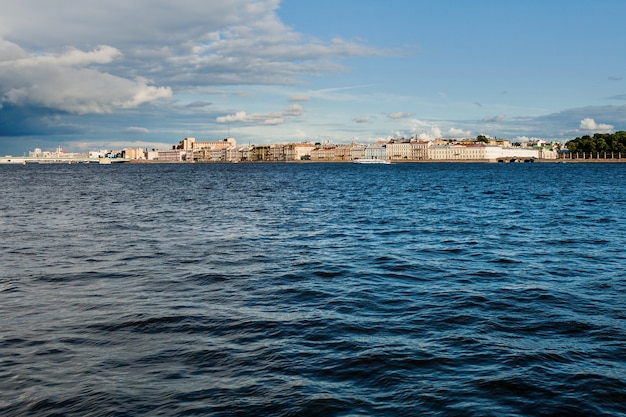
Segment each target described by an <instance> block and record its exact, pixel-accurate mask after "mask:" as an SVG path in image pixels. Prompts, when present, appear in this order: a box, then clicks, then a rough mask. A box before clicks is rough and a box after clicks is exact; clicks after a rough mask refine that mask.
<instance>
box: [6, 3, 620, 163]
mask: <svg viewBox="0 0 626 417" xmlns="http://www.w3.org/2000/svg"><path fill="white" fill-rule="evenodd" d="M458 3H459V2H454V1H441V2H436V3H435V2H427V1H402V0H397V1H391V2H386V3H384V4H383V3H381V2H376V1H371V0H366V1H358V2H357V1H342V2H336V1H335V2H330V1H327V0H322V1H319V2H300V1H297V0H283V1H279V0H257V1H251V0H231V1H229V2H228V4H207V3H206V2H202V1H195V0H185V1H179V2H176V3H174V2H170V1H158V2H157V1H151V2H147V1H138V0H135V1H125V2H120V1H111V2H108V3H107V4H101V3H100V2H92V1H86V2H82V3H80V4H73V3H71V2H69V1H60V2H56V3H55V7H52V6H51V5H49V4H48V3H46V2H44V1H42V0H28V1H24V0H21V1H16V0H8V1H7V2H6V4H5V6H4V7H3V13H2V16H0V153H1V154H22V153H23V152H25V151H27V150H29V149H32V148H33V147H41V148H50V147H53V148H56V146H58V145H60V146H62V147H63V148H65V149H69V150H72V151H85V150H88V149H94V148H120V147H127V146H136V147H144V148H145V147H150V148H164V147H166V146H168V144H170V145H171V143H172V140H173V139H175V138H180V137H185V136H192V137H198V138H203V139H207V140H208V139H220V138H224V137H230V136H233V137H236V138H237V140H238V142H239V143H242V144H243V143H248V142H251V143H256V144H269V143H277V142H290V141H291V142H297V141H304V140H310V141H313V142H323V141H333V142H335V143H348V142H351V141H357V142H361V143H368V142H374V141H376V140H380V139H384V138H388V137H402V136H405V137H412V136H414V137H418V138H420V139H434V138H437V137H444V138H447V137H475V136H477V135H479V134H485V135H488V136H491V137H494V136H497V137H504V138H507V139H510V140H524V139H529V138H541V139H546V140H550V139H557V140H562V141H566V140H567V139H573V138H574V137H576V136H581V135H585V134H593V133H595V132H612V131H616V130H625V129H626V106H625V105H624V100H626V84H625V83H626V81H625V80H624V76H625V74H624V71H625V70H624V68H626V66H625V65H624V64H625V63H626V62H625V61H626V58H625V57H624V56H623V54H620V52H621V49H620V47H621V46H622V45H624V44H625V43H626V42H625V41H626V35H625V34H624V33H623V31H622V30H621V21H620V20H621V17H622V16H624V14H625V13H626V4H625V3H623V2H621V1H615V0H600V1H594V2H591V1H568V2H565V1H560V0H559V1H551V2H540V1H525V2H515V3H511V4H509V3H505V2H497V1H485V0H483V1H476V2H471V3H467V4H458Z"/></svg>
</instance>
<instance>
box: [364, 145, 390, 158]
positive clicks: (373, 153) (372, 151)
mask: <svg viewBox="0 0 626 417" xmlns="http://www.w3.org/2000/svg"><path fill="white" fill-rule="evenodd" d="M365 158H367V159H387V146H386V145H377V144H373V145H367V147H366V148H365Z"/></svg>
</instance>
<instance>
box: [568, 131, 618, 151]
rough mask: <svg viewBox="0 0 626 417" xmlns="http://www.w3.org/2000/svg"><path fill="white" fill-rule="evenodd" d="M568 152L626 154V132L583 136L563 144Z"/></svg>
mask: <svg viewBox="0 0 626 417" xmlns="http://www.w3.org/2000/svg"><path fill="white" fill-rule="evenodd" d="M565 146H566V147H567V149H569V151H570V152H574V153H576V152H585V153H596V152H601V153H604V152H615V153H618V152H621V153H622V154H626V132H624V131H619V132H615V133H595V134H594V135H593V136H589V135H585V136H583V137H579V138H576V139H573V140H570V141H569V142H567V143H566V144H565Z"/></svg>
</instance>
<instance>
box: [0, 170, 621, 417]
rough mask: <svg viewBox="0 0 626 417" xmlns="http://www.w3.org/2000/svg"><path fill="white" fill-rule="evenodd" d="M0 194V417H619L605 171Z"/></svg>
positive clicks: (615, 192) (104, 177) (287, 177)
mask: <svg viewBox="0 0 626 417" xmlns="http://www.w3.org/2000/svg"><path fill="white" fill-rule="evenodd" d="M0 178H1V180H2V188H1V190H2V192H1V194H0V257H1V258H0V319H1V322H0V323H1V332H0V414H1V415H7V416H21V415H30V416H54V415H68V416H102V415H107V416H126V415H132V416H154V415H200V416H205V415H208V416H238V415H241V416H248V415H272V416H307V415H311V416H317V415H319V416H335V415H336V416H365V415H377V416H378V415H383V416H385V415H386V416H396V415H431V416H438V415H441V416H447V415H464V416H548V415H569V416H576V415H580V416H583V415H596V416H601V415H606V416H609V415H610V416H620V415H621V416H624V415H626V306H625V305H626V296H625V291H626V272H625V269H626V268H625V267H626V253H625V248H626V220H625V218H624V216H625V213H626V187H625V185H626V164H622V165H620V164H396V165H387V166H363V165H353V164H231V165H222V164H215V165H201V164H189V165H163V164H160V165H139V164H137V165H123V164H122V165H111V166H99V165H96V166H94V165H72V166H66V165H26V166H0Z"/></svg>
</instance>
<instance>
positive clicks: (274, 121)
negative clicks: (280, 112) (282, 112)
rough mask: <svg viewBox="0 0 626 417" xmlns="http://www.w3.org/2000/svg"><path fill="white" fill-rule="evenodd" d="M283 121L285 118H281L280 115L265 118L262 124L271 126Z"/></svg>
mask: <svg viewBox="0 0 626 417" xmlns="http://www.w3.org/2000/svg"><path fill="white" fill-rule="evenodd" d="M284 121H285V119H283V118H282V117H275V118H273V119H265V120H263V123H262V124H264V125H270V126H273V125H280V124H283V123H284Z"/></svg>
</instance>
